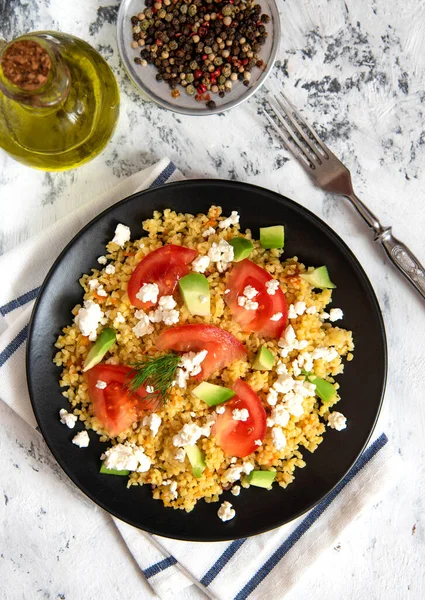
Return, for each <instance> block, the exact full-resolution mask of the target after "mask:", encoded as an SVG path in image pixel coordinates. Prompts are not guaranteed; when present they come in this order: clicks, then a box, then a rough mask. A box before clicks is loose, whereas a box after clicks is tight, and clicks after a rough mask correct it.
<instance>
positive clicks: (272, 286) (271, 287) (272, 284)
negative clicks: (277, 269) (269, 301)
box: [266, 279, 279, 296]
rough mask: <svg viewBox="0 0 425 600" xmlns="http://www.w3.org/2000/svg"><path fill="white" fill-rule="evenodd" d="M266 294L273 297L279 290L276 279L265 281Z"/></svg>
mask: <svg viewBox="0 0 425 600" xmlns="http://www.w3.org/2000/svg"><path fill="white" fill-rule="evenodd" d="M266 288H267V293H268V294H269V295H270V296H274V295H275V294H276V292H277V290H278V288H279V282H278V280H277V279H270V281H266Z"/></svg>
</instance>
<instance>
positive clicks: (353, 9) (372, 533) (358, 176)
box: [0, 0, 425, 600]
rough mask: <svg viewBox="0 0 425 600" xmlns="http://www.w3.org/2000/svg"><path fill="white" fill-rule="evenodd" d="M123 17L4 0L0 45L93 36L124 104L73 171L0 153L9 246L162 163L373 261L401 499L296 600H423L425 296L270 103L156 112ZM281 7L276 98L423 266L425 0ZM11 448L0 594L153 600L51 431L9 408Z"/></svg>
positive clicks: (81, 0)
mask: <svg viewBox="0 0 425 600" xmlns="http://www.w3.org/2000/svg"><path fill="white" fill-rule="evenodd" d="M141 5H142V0H141ZM118 6H119V2H116V1H114V0H110V3H109V4H105V3H104V2H101V3H99V2H97V1H96V0H72V2H63V1H61V0H14V1H13V2H11V1H9V2H8V1H7V0H2V1H0V36H3V37H5V38H6V39H11V38H13V37H14V36H17V35H19V34H21V33H24V32H28V31H31V30H36V29H55V30H60V31H65V32H69V33H73V34H75V35H77V36H80V37H82V38H84V39H86V40H88V41H89V42H90V43H91V44H92V45H93V46H94V47H96V48H97V49H98V50H99V51H100V52H101V54H102V55H103V56H104V57H105V58H106V60H107V61H108V62H109V64H110V65H111V67H112V68H113V70H114V72H115V75H116V77H117V79H118V82H119V86H120V90H121V99H122V106H121V115H120V121H119V125H118V128H117V131H116V133H115V135H114V137H113V139H112V140H111V142H110V143H109V145H108V147H107V148H106V150H105V151H104V152H103V154H102V155H101V156H100V157H98V158H96V159H95V160H93V161H92V162H91V163H88V164H87V165H85V166H83V167H81V168H79V169H77V170H75V171H69V172H65V173H57V174H53V173H43V172H38V171H35V170H31V169H28V168H26V167H23V166H21V165H20V164H18V163H16V162H14V161H13V160H12V159H10V158H9V157H8V156H7V155H6V154H4V153H3V152H2V151H1V150H0V200H1V207H2V208H1V220H0V251H1V252H7V251H8V250H9V249H11V248H13V247H14V246H16V245H17V244H19V243H20V242H22V241H23V240H25V239H27V238H28V237H30V236H32V235H34V234H35V233H37V232H38V231H40V230H42V229H44V228H45V227H47V226H48V225H49V224H51V223H53V222H54V221H55V220H57V219H60V218H61V217H62V216H64V215H66V214H67V213H68V212H69V211H72V210H73V209H75V208H76V207H77V206H79V205H80V204H81V203H82V202H85V201H87V200H88V198H87V194H85V188H86V185H87V183H88V182H91V184H93V182H95V183H96V184H97V185H98V188H99V191H101V190H102V189H103V188H104V187H105V186H107V185H108V186H109V185H111V184H112V183H113V182H116V181H118V180H119V179H121V178H123V177H126V176H128V175H129V174H131V173H134V172H135V171H137V170H138V169H140V168H142V167H144V166H147V165H149V164H152V163H154V162H156V161H157V160H158V159H159V158H161V157H163V156H168V157H169V158H170V159H172V160H173V161H174V162H175V164H176V165H177V166H178V167H179V169H180V170H181V171H182V172H183V173H184V175H185V176H187V177H221V178H225V179H236V180H240V181H246V182H250V183H254V184H257V185H261V186H264V187H268V188H270V189H273V190H275V191H278V192H280V193H282V194H285V195H286V196H289V197H290V198H293V199H294V200H296V201H297V202H299V203H300V204H302V205H304V206H306V207H307V208H309V209H310V210H312V211H313V212H315V213H316V214H317V215H318V216H319V217H321V218H322V219H324V221H326V222H327V223H328V224H329V225H330V226H331V227H332V228H333V229H334V230H335V231H336V232H337V233H338V234H339V235H340V236H341V237H342V238H343V239H344V240H345V241H346V242H347V244H348V245H349V246H350V247H351V249H352V250H353V251H354V253H355V254H356V256H357V257H358V258H359V260H360V262H361V263H362V264H363V266H364V268H365V270H366V272H367V274H368V276H369V277H370V280H371V282H372V284H373V286H374V288H375V291H376V294H377V296H378V299H379V301H380V304H381V307H382V310H383V313H384V319H385V324H386V328H387V335H388V348H389V373H388V386H387V392H386V398H385V403H384V407H383V411H382V414H381V417H380V422H379V428H380V429H381V430H383V431H385V432H386V433H387V435H388V437H389V438H390V440H391V442H392V443H393V444H394V445H395V446H396V447H397V448H398V451H399V453H400V455H401V456H402V458H403V459H404V472H403V474H402V477H401V480H400V483H399V485H398V486H397V488H395V489H393V490H392V492H390V493H389V494H388V495H387V496H386V497H384V498H383V499H382V500H381V501H380V502H379V503H378V504H377V505H375V506H373V507H372V508H371V509H370V510H369V511H368V512H367V513H365V514H363V515H361V516H360V518H359V519H358V520H357V521H356V524H355V525H354V526H352V527H350V528H349V529H347V530H346V531H345V532H344V534H343V535H342V536H341V538H340V540H339V542H338V544H337V545H335V547H333V548H330V549H329V550H327V551H326V552H324V553H323V555H322V556H321V557H320V559H319V560H318V561H317V562H316V564H315V565H313V567H312V568H311V569H310V570H309V571H308V572H307V573H306V575H305V576H304V577H303V578H302V579H301V580H300V581H299V582H298V584H297V586H296V587H295V588H294V590H293V591H292V592H291V593H290V594H289V595H288V596H287V598H288V600H295V598H297V600H307V599H309V600H310V599H311V598H316V597H317V598H319V597H321V598H326V599H327V600H339V599H340V598H344V599H363V598H364V599H366V598H368V599H370V598H373V599H380V598H386V599H390V600H392V599H397V600H398V599H404V598H412V599H419V598H424V597H425V571H424V564H425V501H424V498H425V483H424V482H425V466H424V465H425V446H424V433H423V432H424V430H425V410H424V392H423V390H424V384H425V377H424V369H423V361H424V339H425V305H424V301H423V300H422V299H421V298H420V297H419V295H418V294H417V293H416V292H415V291H414V290H413V288H410V286H409V285H408V284H407V283H406V282H405V281H404V280H403V278H402V277H401V276H399V274H398V273H397V272H396V271H395V269H394V268H393V267H392V266H391V265H390V264H389V263H388V261H387V260H386V258H385V256H384V253H383V252H382V251H381V249H380V248H378V247H376V246H374V243H373V241H372V237H371V234H370V232H369V231H368V230H367V228H366V226H365V225H364V224H363V222H362V221H361V220H360V218H359V217H358V216H357V215H356V214H355V213H354V211H353V210H352V208H351V207H350V206H349V205H348V203H347V202H345V201H344V200H341V199H340V198H337V197H334V196H331V195H328V194H325V193H323V192H321V191H320V190H317V189H315V188H314V187H313V186H312V184H311V183H310V181H309V180H308V178H307V176H306V175H305V174H304V172H303V171H302V169H301V167H300V166H299V165H298V164H296V163H295V162H294V161H293V160H290V159H289V156H288V155H287V154H286V153H285V152H284V151H283V150H282V149H281V147H280V144H279V141H278V140H277V139H276V138H275V137H273V135H271V132H270V131H269V129H268V128H267V127H266V124H265V120H264V118H263V117H262V115H261V113H260V111H259V109H260V107H261V102H262V98H263V92H259V93H258V94H257V95H256V96H255V97H254V98H252V99H251V100H250V101H249V102H247V103H246V104H244V105H242V106H240V107H238V108H236V109H234V110H232V111H231V112H229V113H226V114H222V115H217V116H211V117H204V118H194V117H185V116H181V115H178V114H173V113H171V112H166V111H164V110H162V109H160V108H159V107H157V106H156V105H154V104H152V103H150V102H148V101H145V100H144V99H143V98H142V97H141V96H140V95H139V93H138V92H137V90H136V89H135V88H134V87H133V85H132V84H131V82H130V81H129V79H128V77H127V76H126V74H125V72H124V69H123V66H122V64H121V62H120V59H119V56H118V53H117V46H116V37H115V20H116V15H117V11H118ZM279 7H280V12H281V19H282V41H281V45H280V49H279V54H278V61H277V63H276V66H275V68H274V70H273V73H272V75H271V77H270V80H269V82H268V85H269V86H270V87H273V88H277V87H278V86H279V87H283V88H284V89H285V92H286V94H287V95H288V96H289V97H290V98H291V99H292V100H293V102H294V103H295V105H296V106H298V107H299V108H301V109H303V111H304V114H305V115H306V116H307V118H308V119H309V120H310V121H311V122H313V123H314V124H315V126H316V128H317V129H318V131H319V133H320V134H321V135H322V136H323V138H324V139H325V140H326V142H327V143H328V144H329V145H330V146H331V148H332V150H333V151H334V152H335V153H336V154H337V155H338V156H340V157H341V158H342V159H343V161H344V162H345V164H346V165H347V166H348V167H349V169H350V170H351V172H352V175H353V180H354V183H355V188H356V191H357V193H358V195H359V196H360V197H362V198H363V199H364V200H365V201H366V202H367V204H368V205H369V206H370V208H371V209H372V210H373V211H374V212H375V213H376V214H377V215H378V216H379V217H380V218H381V220H382V222H384V223H385V224H392V225H393V226H394V229H395V233H396V235H397V236H398V237H399V238H400V239H402V240H403V241H405V242H406V243H407V244H408V245H409V246H410V248H411V249H412V250H413V251H414V252H415V253H416V254H417V256H418V257H419V258H420V259H421V260H422V262H425V250H424V244H423V231H424V226H425V192H424V189H425V126H424V122H425V121H424V113H425V93H424V90H423V81H424V75H425V54H424V52H423V48H424V47H425V27H424V23H425V3H424V2H419V1H418V0H345V1H344V0H304V1H303V2H300V1H299V0H281V1H280V2H279ZM91 189H93V188H92V187H91ZM3 285H4V283H3ZM23 384H24V382H23ZM0 449H1V456H2V461H1V467H0V473H1V475H0V488H1V494H0V524H1V533H0V540H1V542H0V546H1V549H0V553H1V554H0V559H1V560H0V581H1V584H0V588H1V592H0V597H1V598H5V599H7V600H12V599H13V600H15V599H18V598H24V599H29V598H31V599H36V598H45V599H51V600H56V599H63V600H64V599H65V598H66V599H67V600H74V599H76V600H81V599H82V598H84V599H85V600H87V599H91V598H97V597H100V598H102V599H104V600H110V599H115V598H121V597H124V598H126V600H130V599H132V598H134V599H135V598H140V597H142V598H149V597H151V596H152V594H151V592H150V591H149V587H148V586H147V584H146V583H145V582H144V580H143V577H142V575H141V574H140V572H139V570H138V568H137V566H136V565H135V563H134V562H133V561H132V559H131V557H130V555H129V554H128V551H127V549H126V547H125V545H124V544H123V543H122V541H121V540H120V537H119V534H118V533H117V531H116V529H115V527H114V525H113V524H112V521H111V520H110V519H109V518H108V517H107V515H105V514H103V513H102V511H101V510H100V509H98V508H96V507H94V506H93V505H92V504H91V503H90V502H89V501H87V500H85V499H84V498H83V497H82V496H81V494H80V493H79V492H76V491H74V490H73V488H72V487H71V485H70V484H68V483H67V482H66V480H65V478H64V476H62V475H61V471H60V468H59V467H58V466H57V464H56V463H55V461H54V459H53V458H52V456H51V454H50V452H49V450H48V449H47V447H46V445H45V443H44V441H43V440H42V439H41V438H40V436H39V435H38V434H37V433H36V432H35V431H33V430H32V429H31V428H30V427H29V426H28V425H27V424H26V423H24V422H23V421H22V420H21V419H20V418H19V417H17V416H16V415H15V414H14V413H13V412H12V411H11V410H10V409H9V408H8V407H6V406H5V405H4V404H2V403H1V402H0ZM105 549H107V557H108V558H107V559H105ZM324 574H325V575H324ZM189 595H190V598H195V597H200V593H198V592H193V590H192V591H191V592H189V593H188V595H187V598H189ZM178 598H179V600H182V599H183V598H186V595H183V594H181V595H180V596H179V597H178Z"/></svg>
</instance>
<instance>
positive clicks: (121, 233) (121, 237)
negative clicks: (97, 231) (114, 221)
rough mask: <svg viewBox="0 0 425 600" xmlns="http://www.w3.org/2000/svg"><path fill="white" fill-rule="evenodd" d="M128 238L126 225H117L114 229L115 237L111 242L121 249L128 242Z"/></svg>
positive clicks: (128, 228) (128, 233)
mask: <svg viewBox="0 0 425 600" xmlns="http://www.w3.org/2000/svg"><path fill="white" fill-rule="evenodd" d="M130 237H131V231H130V227H127V225H123V224H122V223H118V225H117V226H116V228H115V235H114V237H113V238H112V242H113V243H114V244H118V246H120V247H121V248H122V247H123V246H124V244H125V243H126V242H128V241H129V240H130Z"/></svg>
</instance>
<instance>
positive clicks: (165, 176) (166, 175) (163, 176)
mask: <svg viewBox="0 0 425 600" xmlns="http://www.w3.org/2000/svg"><path fill="white" fill-rule="evenodd" d="M175 170H176V166H175V164H174V163H172V162H170V164H169V165H167V166H166V167H165V169H164V170H163V171H162V173H160V174H159V175H158V177H157V178H156V179H155V181H153V182H152V183H151V184H150V186H149V189H150V188H154V187H157V186H158V185H163V184H164V183H167V181H168V180H169V179H170V177H171V175H172V174H173V173H174V171H175Z"/></svg>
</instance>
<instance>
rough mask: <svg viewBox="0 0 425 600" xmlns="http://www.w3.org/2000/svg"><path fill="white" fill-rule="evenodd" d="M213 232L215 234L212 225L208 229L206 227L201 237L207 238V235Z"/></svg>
mask: <svg viewBox="0 0 425 600" xmlns="http://www.w3.org/2000/svg"><path fill="white" fill-rule="evenodd" d="M214 234H215V229H214V227H208V229H206V230H205V231H204V232H203V234H202V237H204V238H207V237H210V235H214Z"/></svg>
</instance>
